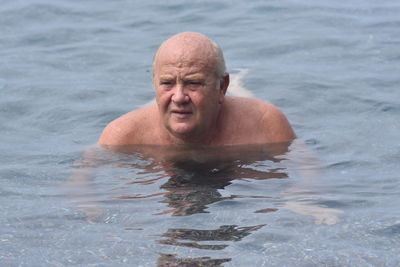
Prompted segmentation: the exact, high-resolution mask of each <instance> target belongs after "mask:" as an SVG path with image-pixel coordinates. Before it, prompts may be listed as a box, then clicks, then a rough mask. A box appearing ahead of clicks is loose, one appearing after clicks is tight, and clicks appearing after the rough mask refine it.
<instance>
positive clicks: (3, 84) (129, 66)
mask: <svg viewBox="0 0 400 267" xmlns="http://www.w3.org/2000/svg"><path fill="white" fill-rule="evenodd" d="M399 12H400V4H399V3H398V2H397V1H394V0H386V1H380V2H379V3H378V2H376V1H369V0H354V1H350V2H346V3H345V2H343V3H342V2H335V3H333V2H328V1H322V2H321V1H268V2H265V1H252V2H248V1H247V2H243V3H237V2H232V1H224V0H221V1H190V3H189V2H187V1H162V2H160V1H146V2H139V1H130V0H117V1H91V0H88V1H65V0H60V1H57V2H54V1H48V0H32V1H26V0H19V1H10V0H6V1H3V2H2V5H1V7H0V33H1V37H0V58H1V64H0V96H1V97H0V114H1V116H0V123H1V126H2V128H1V139H0V140H1V142H0V150H1V152H2V153H1V154H0V159H1V160H0V162H1V165H0V203H1V205H0V212H1V214H2V216H1V217H0V225H1V226H2V227H1V228H0V265H4V266H67V265H68V266H69V265H95V266H97V265H103V266H115V265H122V266H156V265H158V266H167V265H168V264H178V266H179V265H181V266H188V265H189V266H193V265H195V266H196V264H197V265H200V266H284V265H287V266H294V265H295V266H336V265H340V266H396V265H398V264H399V259H398V252H399V250H398V247H399V241H400V240H399V239H400V219H399V212H398V207H397V203H399V200H400V199H399V198H400V197H399V196H400V194H399V180H400V177H399V171H400V165H399V161H400V144H399V141H398V140H399V134H400V120H399V119H398V117H399V112H400V93H399V88H398V87H399V84H400V77H399V73H400V64H399V63H400V62H399V60H400V49H399V47H400V46H399V44H400V37H399V36H400V32H399V29H400V28H399V25H400V19H399V16H398V14H399ZM186 30H191V31H199V32H202V33H204V34H206V35H208V36H210V37H211V38H213V39H215V40H216V41H217V42H218V43H219V44H220V45H221V46H222V48H223V50H224V53H225V57H226V61H227V65H228V69H229V71H230V72H231V73H233V74H236V75H237V74H238V73H239V74H240V73H241V74H244V73H247V74H246V75H245V76H241V77H242V79H241V82H242V85H243V86H244V87H245V88H247V90H249V91H250V92H251V94H253V95H254V96H255V97H257V98H260V99H263V100H265V101H269V102H271V103H273V104H275V105H277V106H278V107H279V108H281V109H282V110H283V111H284V113H285V114H286V115H287V116H288V118H289V120H290V121H291V123H292V125H293V127H294V129H295V131H296V133H297V135H298V136H299V139H300V140H298V142H297V141H296V142H295V143H292V144H274V145H271V144H269V145H268V144H266V145H264V146H239V147H230V148H224V149H208V148H198V147H197V148H193V147H191V148H168V147H166V148H160V147H151V146H150V147H118V148H116V147H113V148H111V147H109V148H101V147H96V146H95V147H93V146H92V145H93V144H94V143H95V142H96V140H97V138H98V136H99V134H100V132H101V131H102V129H103V128H104V126H105V125H106V124H107V123H108V122H110V121H111V120H113V119H114V118H116V117H118V116H120V115H121V114H123V113H125V112H128V111H130V110H132V109H135V108H138V107H140V106H142V105H143V104H145V103H147V102H149V101H151V100H152V99H153V89H152V87H151V61H152V57H153V53H154V51H155V49H156V48H157V46H158V45H159V44H160V42H162V41H163V40H164V39H166V38H167V37H169V36H170V35H172V34H175V33H177V32H181V31H186ZM235 77H237V76H235ZM302 142H304V143H305V144H306V146H304V145H302ZM190 264H192V265H190Z"/></svg>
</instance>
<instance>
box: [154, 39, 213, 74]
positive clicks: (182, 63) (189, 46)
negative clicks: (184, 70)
mask: <svg viewBox="0 0 400 267" xmlns="http://www.w3.org/2000/svg"><path fill="white" fill-rule="evenodd" d="M216 63H217V62H216V53H215V49H214V47H213V46H212V44H211V43H210V42H207V41H204V40H185V39H178V40H168V41H166V42H165V43H163V44H162V45H161V46H160V48H159V50H158V51H157V53H156V56H155V66H156V67H160V66H163V65H175V66H177V67H191V66H199V67H214V66H215V65H216Z"/></svg>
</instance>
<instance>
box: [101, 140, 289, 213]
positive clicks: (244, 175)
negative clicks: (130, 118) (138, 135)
mask: <svg viewBox="0 0 400 267" xmlns="http://www.w3.org/2000/svg"><path fill="white" fill-rule="evenodd" d="M108 148H109V149H111V150H113V151H115V152H119V153H127V154H129V153H140V155H141V156H142V159H145V160H146V161H148V162H150V164H148V165H141V166H137V165H136V164H135V165H134V166H132V167H134V168H135V169H137V168H138V167H139V168H143V169H144V170H143V171H144V172H147V174H151V175H149V176H148V177H146V178H145V179H143V177H142V178H140V179H139V180H138V179H135V180H134V181H128V182H127V184H135V183H141V184H146V183H154V182H155V181H157V180H159V179H161V178H165V177H168V180H167V181H166V182H165V183H164V184H163V185H162V186H161V187H160V188H161V189H164V190H166V191H165V192H158V193H155V194H148V195H137V194H136V195H120V196H116V197H114V198H120V199H129V198H131V199H134V198H147V197H153V196H156V195H164V197H165V199H164V200H162V201H161V203H166V204H167V205H168V207H169V208H168V209H167V210H165V211H163V212H160V213H157V214H156V215H161V214H167V213H172V215H173V216H187V215H192V214H196V213H206V212H207V211H206V209H207V206H208V205H210V204H212V203H216V202H219V201H222V200H228V199H234V198H244V197H246V198H268V197H267V196H261V197H260V196H239V195H231V196H227V197H222V196H221V194H220V193H219V192H218V190H219V189H224V188H225V187H226V186H228V185H230V184H231V182H232V181H233V180H235V179H258V180H262V179H271V178H287V177H288V174H287V173H286V169H285V168H282V167H281V166H276V165H277V164H278V163H279V162H280V161H281V160H283V158H282V157H277V156H282V155H283V154H284V153H285V152H287V150H288V144H287V143H282V144H270V145H257V146H255V145H250V146H232V147H222V148H209V147H187V146H184V147H183V146H182V147H159V146H123V147H121V146H118V147H108ZM160 172H162V173H160ZM156 173H157V176H156V177H155V174H156Z"/></svg>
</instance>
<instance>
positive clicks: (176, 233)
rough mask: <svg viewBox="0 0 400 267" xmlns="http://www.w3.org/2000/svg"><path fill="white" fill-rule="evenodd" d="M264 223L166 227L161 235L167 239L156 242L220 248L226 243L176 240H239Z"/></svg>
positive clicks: (202, 247)
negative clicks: (213, 228)
mask: <svg viewBox="0 0 400 267" xmlns="http://www.w3.org/2000/svg"><path fill="white" fill-rule="evenodd" d="M263 226H265V224H261V225H256V226H248V227H237V225H222V226H220V227H219V228H218V229H215V230H198V229H168V231H167V232H166V233H165V234H162V235H161V236H162V237H167V239H164V240H159V241H158V242H159V243H161V244H166V245H174V246H181V247H191V248H199V249H211V250H221V249H224V248H226V247H227V246H228V245H220V244H218V245H208V244H207V245H201V244H199V243H197V242H180V241H178V240H190V241H240V240H242V239H243V238H244V237H245V236H248V235H249V234H250V233H251V232H252V231H256V230H258V229H260V228H261V227H263Z"/></svg>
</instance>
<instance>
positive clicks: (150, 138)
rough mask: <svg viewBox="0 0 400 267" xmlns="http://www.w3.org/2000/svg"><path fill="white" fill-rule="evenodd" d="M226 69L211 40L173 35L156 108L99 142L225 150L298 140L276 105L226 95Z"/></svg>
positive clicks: (158, 68)
mask: <svg viewBox="0 0 400 267" xmlns="http://www.w3.org/2000/svg"><path fill="white" fill-rule="evenodd" d="M225 69H226V67H225V62H224V57H223V54H222V51H221V49H220V48H219V47H218V45H216V44H215V43H214V42H213V41H211V40H210V39H208V38H207V37H206V36H204V35H201V34H199V33H193V32H184V33H180V34H177V35H175V36H172V37H171V38H170V39H168V40H166V41H165V42H164V43H163V44H161V46H160V47H159V49H158V51H157V53H156V55H155V57H154V62H153V85H154V88H155V91H156V104H153V105H150V106H147V107H144V108H141V109H138V110H134V111H131V112H129V113H127V114H125V115H123V116H121V117H120V118H118V119H116V120H114V121H113V122H111V123H110V124H109V125H108V126H107V127H106V128H105V129H104V131H103V133H102V135H101V136H100V138H99V140H98V143H99V144H102V145H128V144H155V145H174V144H192V145H209V146H223V145H239V144H265V143H277V142H286V141H290V140H293V139H294V138H295V134H294V132H293V130H292V128H291V126H290V124H289V122H288V121H287V119H286V117H285V115H284V114H283V113H282V112H281V111H280V110H279V109H277V108H276V107H275V106H273V105H271V104H269V103H266V102H263V101H261V100H257V99H253V98H243V97H232V96H226V95H225V94H226V91H227V89H228V85H229V74H228V73H226V70H225Z"/></svg>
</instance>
